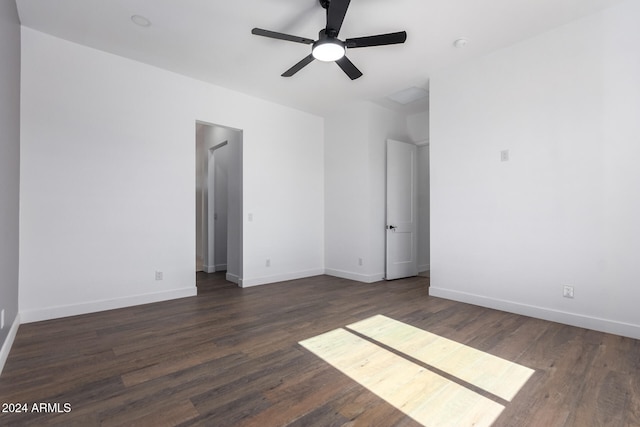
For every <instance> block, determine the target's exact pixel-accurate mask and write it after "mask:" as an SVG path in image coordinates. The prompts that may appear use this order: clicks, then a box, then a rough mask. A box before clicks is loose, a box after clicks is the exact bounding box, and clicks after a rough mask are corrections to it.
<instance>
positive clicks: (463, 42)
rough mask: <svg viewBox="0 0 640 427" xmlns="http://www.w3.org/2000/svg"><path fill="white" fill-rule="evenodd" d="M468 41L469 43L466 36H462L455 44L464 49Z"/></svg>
mask: <svg viewBox="0 0 640 427" xmlns="http://www.w3.org/2000/svg"><path fill="white" fill-rule="evenodd" d="M467 43H469V40H467V39H465V38H464V37H461V38H459V39H458V40H456V41H454V42H453V45H454V46H455V47H457V48H459V49H462V48H463V47H465V46H466V45H467Z"/></svg>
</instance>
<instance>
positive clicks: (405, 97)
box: [387, 87, 429, 105]
mask: <svg viewBox="0 0 640 427" xmlns="http://www.w3.org/2000/svg"><path fill="white" fill-rule="evenodd" d="M427 95H429V92H428V91H427V90H426V89H422V88H420V87H410V88H408V89H404V90H401V91H400V92H396V93H394V94H392V95H389V96H387V98H389V99H390V100H392V101H395V102H397V103H398V104H402V105H406V104H410V103H412V102H415V101H417V100H419V99H422V98H426V97H427Z"/></svg>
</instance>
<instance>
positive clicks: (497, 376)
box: [347, 315, 534, 401]
mask: <svg viewBox="0 0 640 427" xmlns="http://www.w3.org/2000/svg"><path fill="white" fill-rule="evenodd" d="M347 328H348V329H351V330H353V331H356V332H358V333H360V334H362V335H364V336H367V337H369V338H371V339H373V340H375V341H377V342H379V343H382V344H384V345H386V346H389V347H391V348H393V349H395V350H397V351H400V352H402V353H404V354H406V355H408V356H410V357H412V358H414V359H416V360H419V361H420V362H422V363H425V364H427V365H430V366H433V367H434V368H437V369H439V370H441V371H444V372H446V373H448V374H450V375H453V376H455V377H457V378H459V379H461V380H463V381H465V382H467V383H469V384H473V385H474V386H476V387H479V388H481V389H483V390H486V391H488V392H489V393H491V394H493V395H495V396H498V397H500V398H502V399H504V400H508V401H511V399H513V398H514V396H515V395H516V393H518V391H519V390H520V388H521V387H522V386H523V385H524V384H525V383H526V382H527V380H528V379H529V377H531V375H532V374H533V372H534V371H533V369H529V368H527V367H524V366H522V365H518V364H517V363H513V362H510V361H508V360H505V359H501V358H499V357H496V356H494V355H491V354H488V353H485V352H483V351H480V350H476V349H475V348H471V347H469V346H466V345H463V344H460V343H457V342H455V341H452V340H449V339H447V338H443V337H440V336H438V335H435V334H432V333H430V332H427V331H423V330H422V329H419V328H416V327H414V326H411V325H407V324H406V323H402V322H399V321H397V320H394V319H390V318H388V317H386V316H382V315H377V316H373V317H370V318H368V319H365V320H362V321H360V322H357V323H354V324H351V325H348V326H347Z"/></svg>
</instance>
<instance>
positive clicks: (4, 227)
mask: <svg viewBox="0 0 640 427" xmlns="http://www.w3.org/2000/svg"><path fill="white" fill-rule="evenodd" d="M0 129H1V130H0V310H4V311H5V312H4V323H5V324H4V327H3V328H2V329H0V372H2V368H3V366H4V362H5V360H6V357H7V356H8V354H9V348H10V347H11V343H12V342H13V337H14V336H15V332H16V330H17V326H18V324H19V321H16V319H17V316H18V255H19V254H18V228H19V227H18V224H19V218H18V212H19V191H20V182H19V178H20V21H19V19H18V12H17V10H16V5H15V2H14V1H13V0H0ZM12 325H14V326H12Z"/></svg>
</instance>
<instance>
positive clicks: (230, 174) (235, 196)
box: [195, 121, 242, 284]
mask: <svg viewBox="0 0 640 427" xmlns="http://www.w3.org/2000/svg"><path fill="white" fill-rule="evenodd" d="M195 143H196V180H195V181H196V230H195V232H196V259H195V265H196V266H195V267H196V272H204V273H216V272H226V274H225V277H226V280H228V281H231V282H234V283H236V284H238V283H240V281H241V279H242V131H241V130H238V129H233V128H229V127H226V126H221V125H215V124H210V123H204V122H200V121H198V122H196V142H195Z"/></svg>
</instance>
